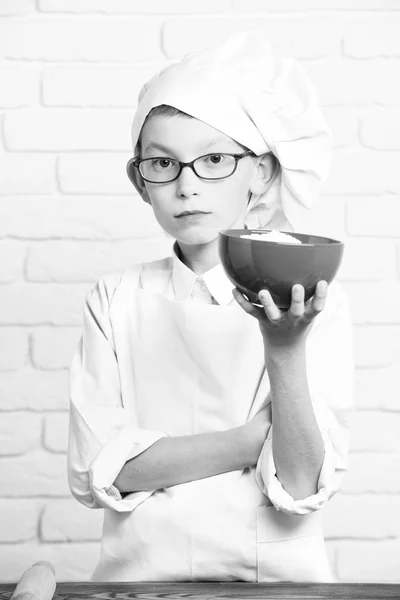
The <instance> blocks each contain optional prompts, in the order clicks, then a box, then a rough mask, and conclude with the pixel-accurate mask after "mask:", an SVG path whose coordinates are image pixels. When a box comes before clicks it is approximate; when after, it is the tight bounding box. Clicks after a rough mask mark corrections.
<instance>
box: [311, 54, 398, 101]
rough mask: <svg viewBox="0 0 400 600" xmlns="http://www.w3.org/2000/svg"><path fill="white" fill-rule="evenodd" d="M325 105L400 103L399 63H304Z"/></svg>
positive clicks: (381, 61) (372, 61)
mask: <svg viewBox="0 0 400 600" xmlns="http://www.w3.org/2000/svg"><path fill="white" fill-rule="evenodd" d="M302 66H303V68H304V69H305V70H306V72H307V73H308V75H309V77H310V79H311V81H312V82H313V84H314V85H315V87H316V88H317V91H318V96H319V100H320V102H321V104H322V105H323V106H332V105H348V106H352V105H353V106H370V105H371V104H383V105H385V106H396V105H397V106H398V105H399V104H400V86H399V85H398V76H399V63H398V61H396V60H394V59H393V60H390V61H388V60H385V59H383V60H379V59H376V60H375V59H374V60H372V59H371V60H368V61H341V62H335V61H334V60H333V59H329V60H328V61H327V62H324V63H323V64H322V63H319V64H317V63H313V62H307V61H305V62H303V65H302Z"/></svg>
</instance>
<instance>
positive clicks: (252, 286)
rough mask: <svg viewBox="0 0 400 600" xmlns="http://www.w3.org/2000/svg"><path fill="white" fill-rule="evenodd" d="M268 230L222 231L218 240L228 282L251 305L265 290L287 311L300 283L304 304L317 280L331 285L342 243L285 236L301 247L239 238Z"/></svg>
mask: <svg viewBox="0 0 400 600" xmlns="http://www.w3.org/2000/svg"><path fill="white" fill-rule="evenodd" d="M270 231H271V230H269V229H262V230H261V229H225V230H224V231H221V232H220V234H219V239H218V249H219V255H220V258H221V262H222V266H223V267H224V269H225V272H226V274H227V276H228V277H229V279H230V280H231V282H232V283H233V284H234V285H235V286H236V287H237V288H238V289H239V290H240V291H241V292H243V293H244V294H245V295H246V296H247V297H248V299H249V300H250V302H252V303H253V304H260V300H259V298H258V292H259V291H260V290H262V289H267V290H268V291H269V292H270V294H271V296H272V298H273V300H274V302H275V304H276V305H277V306H278V307H279V308H283V309H287V308H289V306H290V302H291V289H292V286H293V285H294V284H295V283H300V284H301V285H302V286H303V287H304V290H305V301H307V300H309V298H311V297H312V296H313V294H314V292H315V287H316V285H317V283H318V281H320V280H322V279H323V280H325V281H327V282H328V283H331V281H332V280H333V278H334V277H335V275H336V273H337V271H338V269H339V266H340V263H341V260H342V256H343V248H344V244H343V242H340V241H338V240H333V239H331V238H327V237H321V236H318V235H308V234H305V233H293V232H285V231H282V232H281V233H288V234H289V235H291V236H292V237H295V238H296V239H298V240H299V241H300V242H301V244H284V243H281V242H272V241H271V242H270V241H263V240H254V239H253V240H249V239H246V238H242V237H241V236H242V235H249V234H252V233H269V232H270Z"/></svg>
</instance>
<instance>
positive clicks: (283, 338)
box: [233, 281, 328, 351]
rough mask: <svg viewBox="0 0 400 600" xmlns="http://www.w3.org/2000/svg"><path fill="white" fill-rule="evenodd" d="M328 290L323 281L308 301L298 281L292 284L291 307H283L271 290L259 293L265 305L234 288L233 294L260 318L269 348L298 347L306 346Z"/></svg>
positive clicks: (266, 345)
mask: <svg viewBox="0 0 400 600" xmlns="http://www.w3.org/2000/svg"><path fill="white" fill-rule="evenodd" d="M327 293H328V284H327V282H326V281H319V282H318V284H317V287H316V290H315V294H314V296H313V297H312V298H311V299H310V300H309V301H308V302H307V303H304V287H303V286H302V285H299V284H295V285H294V286H293V287H292V301H291V305H290V308H289V309H288V310H280V309H279V308H278V307H277V306H276V304H275V302H274V301H273V299H272V297H271V294H270V293H269V292H268V290H261V291H260V293H259V298H260V302H261V304H262V307H260V306H254V305H253V304H252V303H251V302H249V301H248V300H246V299H245V297H244V296H243V295H242V294H241V292H239V290H238V289H234V290H233V296H234V298H235V300H236V301H237V302H238V304H240V306H241V307H242V308H243V310H245V311H246V312H247V313H248V314H249V315H251V316H253V317H254V318H256V319H257V320H258V322H259V325H260V330H261V333H262V336H263V339H264V347H265V348H266V349H267V348H268V351H271V350H272V351H274V350H275V351H278V350H285V349H286V350H288V349H294V348H295V347H297V346H298V345H302V344H303V343H304V342H305V339H306V337H307V335H308V333H309V331H310V328H311V325H312V322H313V321H314V319H315V317H316V316H317V315H319V313H320V312H321V311H322V310H323V309H324V307H325V302H326V297H327Z"/></svg>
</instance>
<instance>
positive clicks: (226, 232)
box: [219, 229, 344, 248]
mask: <svg viewBox="0 0 400 600" xmlns="http://www.w3.org/2000/svg"><path fill="white" fill-rule="evenodd" d="M272 231H277V230H276V229H222V230H221V231H220V232H219V235H220V236H222V235H224V236H226V237H233V238H239V239H244V240H245V241H248V242H256V244H274V245H275V246H285V247H286V248H287V247H288V246H297V247H299V246H305V247H309V248H312V247H315V246H317V247H318V246H329V245H333V246H335V245H339V246H343V244H344V242H343V241H341V240H336V239H335V238H331V237H328V236H326V235H318V234H315V233H301V232H300V231H281V230H279V233H286V234H288V235H291V236H296V235H312V236H313V237H317V238H321V240H329V244H327V243H326V242H320V243H318V242H317V243H312V244H311V243H307V242H301V244H285V242H274V241H272V240H271V241H270V240H255V239H250V240H249V239H247V240H246V238H241V236H238V235H229V234H230V233H231V232H234V233H238V232H243V234H244V235H246V233H247V234H251V233H260V234H261V233H270V232H272Z"/></svg>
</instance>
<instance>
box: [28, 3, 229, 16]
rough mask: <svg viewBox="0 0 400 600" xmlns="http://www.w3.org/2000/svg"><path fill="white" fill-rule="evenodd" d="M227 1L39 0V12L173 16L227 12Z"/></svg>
mask: <svg viewBox="0 0 400 600" xmlns="http://www.w3.org/2000/svg"><path fill="white" fill-rule="evenodd" d="M230 8H231V4H230V1H229V0H202V2H190V3H189V2H187V1H186V0H169V2H168V4H166V3H165V2H164V1H163V0H146V3H142V2H132V0H100V1H99V0H39V10H41V11H45V12H80V13H86V12H90V13H92V12H95V13H105V14H129V13H130V14H158V13H161V14H174V13H178V14H179V13H186V14H197V13H218V12H223V11H229V10H230Z"/></svg>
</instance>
